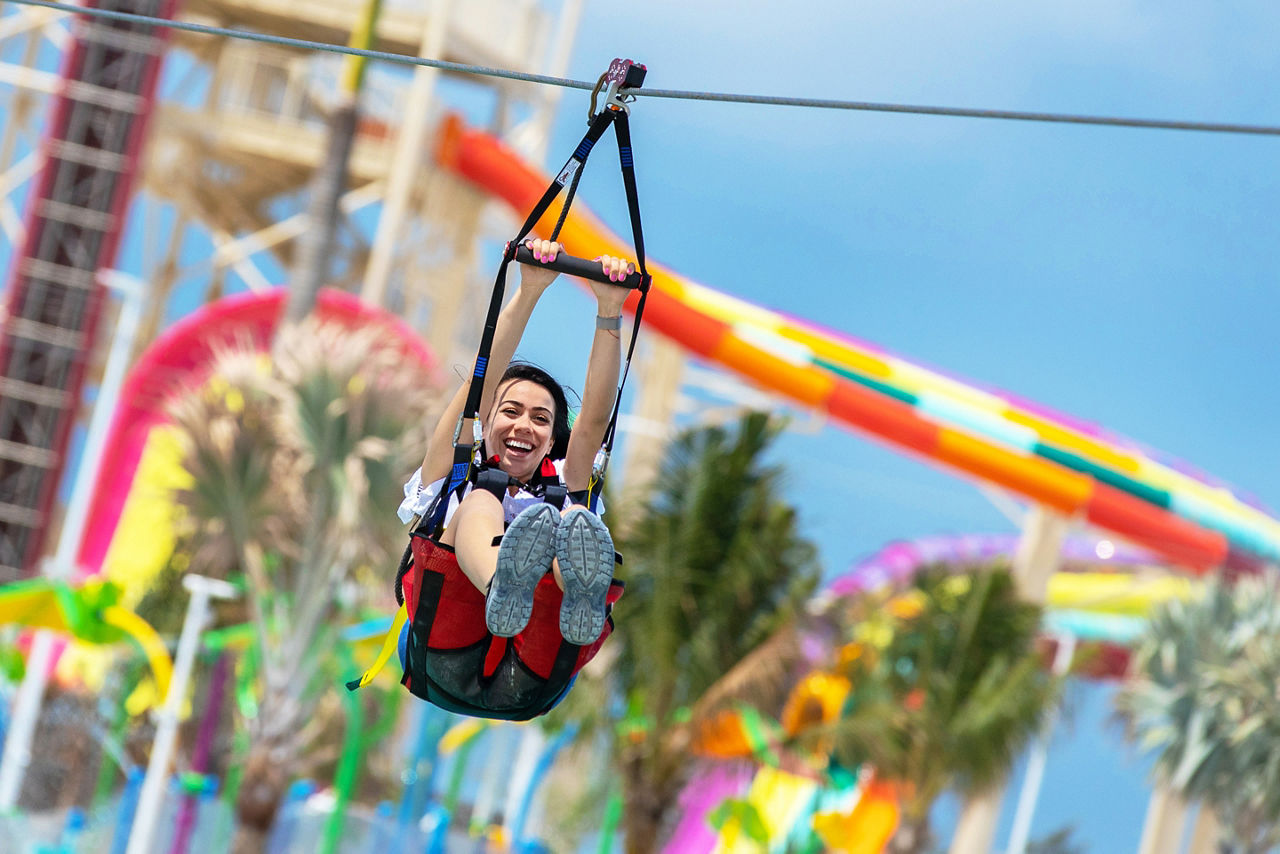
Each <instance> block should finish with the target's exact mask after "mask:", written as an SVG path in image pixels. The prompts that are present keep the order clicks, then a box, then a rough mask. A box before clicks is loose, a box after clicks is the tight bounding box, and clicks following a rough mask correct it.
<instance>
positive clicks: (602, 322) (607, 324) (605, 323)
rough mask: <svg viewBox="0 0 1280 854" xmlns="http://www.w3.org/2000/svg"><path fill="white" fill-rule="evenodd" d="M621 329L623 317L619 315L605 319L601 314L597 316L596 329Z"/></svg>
mask: <svg viewBox="0 0 1280 854" xmlns="http://www.w3.org/2000/svg"><path fill="white" fill-rule="evenodd" d="M621 328H622V315H620V314H619V315H615V316H614V317H605V316H603V315H600V314H597V315H596V329H609V330H618V329H621Z"/></svg>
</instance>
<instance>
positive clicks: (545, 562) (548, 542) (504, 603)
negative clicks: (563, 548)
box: [484, 503, 560, 638]
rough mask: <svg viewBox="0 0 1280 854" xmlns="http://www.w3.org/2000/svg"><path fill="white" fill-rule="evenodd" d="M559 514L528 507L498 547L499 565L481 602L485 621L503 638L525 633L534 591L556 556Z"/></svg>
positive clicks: (539, 506)
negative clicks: (482, 602)
mask: <svg viewBox="0 0 1280 854" xmlns="http://www.w3.org/2000/svg"><path fill="white" fill-rule="evenodd" d="M559 522H560V514H559V513H557V512H556V509H555V508H554V507H552V506H551V505H550V504H546V503H540V504H535V505H533V506H532V507H529V508H527V509H526V510H524V511H523V512H521V514H520V515H519V516H517V517H516V518H515V519H513V520H512V521H511V525H510V526H509V527H508V528H507V532H506V533H505V534H503V535H502V544H501V545H499V546H498V566H497V569H496V570H494V573H493V580H492V581H490V582H489V592H488V594H486V596H485V599H484V622H485V625H486V626H488V628H489V631H490V632H492V633H493V634H494V635H496V636H498V637H503V638H509V637H513V636H514V635H518V634H520V632H522V631H524V627H525V626H527V625H528V624H529V617H530V616H531V615H532V614H533V592H534V590H535V589H537V587H538V582H539V581H541V580H542V576H544V575H546V574H547V570H549V569H550V568H551V559H552V558H554V557H555V550H556V527H557V525H558V524H559Z"/></svg>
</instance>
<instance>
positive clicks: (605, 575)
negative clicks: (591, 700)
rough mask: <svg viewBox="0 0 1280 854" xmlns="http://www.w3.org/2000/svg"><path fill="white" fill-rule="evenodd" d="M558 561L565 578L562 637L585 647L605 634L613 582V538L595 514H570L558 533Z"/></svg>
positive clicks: (564, 518) (578, 512) (561, 613)
mask: <svg viewBox="0 0 1280 854" xmlns="http://www.w3.org/2000/svg"><path fill="white" fill-rule="evenodd" d="M556 557H557V558H558V559H559V560H560V574H561V575H562V576H563V577H564V601H563V603H562V604H561V605H560V634H561V636H562V637H564V639H565V640H567V641H569V643H573V644H577V645H578V646H585V645H587V644H590V643H593V642H594V641H595V640H596V639H597V638H599V637H600V633H601V632H603V631H604V616H605V615H604V605H605V599H606V597H607V596H608V594H609V582H611V581H612V580H613V538H612V537H611V536H609V529H608V528H606V527H605V524H604V522H601V521H600V518H599V517H598V516H596V515H595V514H594V513H591V512H590V511H586V510H579V511H576V512H571V513H569V514H568V515H567V516H565V517H563V518H562V519H561V520H560V527H559V528H558V529H557V530H556Z"/></svg>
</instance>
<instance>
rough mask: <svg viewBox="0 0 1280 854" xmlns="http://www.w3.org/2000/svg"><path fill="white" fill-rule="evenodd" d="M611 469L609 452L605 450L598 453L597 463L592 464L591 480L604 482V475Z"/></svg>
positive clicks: (602, 449)
mask: <svg viewBox="0 0 1280 854" xmlns="http://www.w3.org/2000/svg"><path fill="white" fill-rule="evenodd" d="M608 468H609V452H608V451H607V450H605V449H604V448H601V449H600V450H598V451H596V458H595V461H594V462H592V464H591V479H592V480H603V479H604V473H605V471H606V470H608Z"/></svg>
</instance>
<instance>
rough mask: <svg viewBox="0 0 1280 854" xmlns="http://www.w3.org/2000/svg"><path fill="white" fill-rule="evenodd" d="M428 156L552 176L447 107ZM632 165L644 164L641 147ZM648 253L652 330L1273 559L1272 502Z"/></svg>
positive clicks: (951, 461)
mask: <svg viewBox="0 0 1280 854" xmlns="http://www.w3.org/2000/svg"><path fill="white" fill-rule="evenodd" d="M601 156H603V155H597V159H598V158H599V157H601ZM436 157H437V161H438V162H439V163H440V164H441V165H442V166H444V167H445V168H447V169H449V170H451V171H453V172H454V173H455V174H457V175H459V176H461V177H463V178H465V179H467V180H468V181H470V182H471V183H473V184H474V185H475V186H477V187H478V188H480V189H481V190H482V191H484V192H486V193H488V194H490V195H492V196H494V197H496V198H499V199H501V200H503V201H504V202H506V203H507V204H508V205H510V206H511V208H512V209H513V210H514V211H516V212H517V213H518V215H520V216H524V215H525V214H526V213H527V212H528V211H530V210H532V209H533V206H534V204H535V203H536V201H537V200H538V198H539V197H540V196H541V195H542V193H543V191H544V190H545V189H546V187H547V185H548V183H549V178H548V177H547V176H545V175H543V174H541V173H540V172H539V171H538V170H535V169H533V168H532V167H530V166H529V165H528V164H526V163H524V162H522V161H521V159H520V157H519V156H518V155H516V154H515V153H513V152H512V151H510V150H509V149H507V148H505V147H504V146H503V145H502V143H501V142H499V141H498V140H496V139H495V138H494V137H492V136H490V135H488V134H486V133H483V132H480V131H476V130H472V129H468V128H466V127H464V126H463V124H462V123H461V121H459V120H457V119H456V118H453V119H448V120H446V121H445V122H444V123H443V124H442V128H441V132H440V135H439V139H438V142H437V147H436ZM638 168H639V169H640V170H641V171H642V172H643V168H644V163H643V161H642V162H641V163H639V164H638ZM556 215H557V210H556V208H555V206H553V209H552V210H551V211H549V212H548V214H547V216H545V217H544V218H543V220H542V222H540V223H539V224H538V226H537V227H536V229H535V231H536V232H537V233H539V234H542V235H546V234H549V233H550V231H551V227H552V226H553V224H554V222H555V217H556ZM560 238H561V242H562V243H563V244H564V246H565V248H566V250H567V251H568V252H569V253H571V254H573V255H577V256H580V257H586V258H591V257H594V256H596V255H599V254H601V253H609V254H630V253H631V251H632V250H631V248H630V247H629V246H628V245H627V244H626V243H625V242H624V241H622V240H621V239H620V238H618V237H617V235H615V234H613V233H612V232H610V231H609V230H608V229H607V228H606V227H605V226H604V225H603V224H602V223H601V222H600V221H598V220H597V219H595V218H594V217H593V216H591V214H590V213H589V212H584V211H583V209H582V206H581V205H578V206H575V208H574V209H573V211H572V212H571V213H570V215H569V217H568V219H567V220H566V222H565V225H564V228H563V230H562V231H561V233H560ZM649 269H650V272H651V273H652V274H653V291H652V293H651V295H650V298H649V302H648V305H647V306H646V309H645V322H646V324H647V325H648V327H649V328H650V329H651V330H653V331H655V332H657V333H659V334H661V335H663V336H665V337H667V338H669V339H671V340H672V341H674V342H676V343H677V344H678V345H680V346H681V347H683V348H684V349H685V350H687V351H688V352H689V353H691V354H692V355H694V356H697V357H700V358H702V359H705V360H707V361H709V362H712V363H714V364H717V365H719V366H721V367H723V368H726V369H728V370H730V371H732V372H735V373H737V374H739V375H740V376H742V377H744V378H746V379H747V380H749V381H751V382H753V383H755V384H757V385H759V386H761V387H764V388H766V389H769V390H770V391H773V392H775V393H777V394H779V395H781V396H783V397H785V398H789V399H791V400H792V401H794V402H795V403H796V404H798V405H800V406H802V407H805V408H808V409H812V410H815V411H819V412H823V413H825V414H827V415H828V416H830V417H831V418H832V419H834V420H836V421H838V422H840V423H841V424H843V425H845V426H847V427H851V428H853V429H855V430H857V431H859V432H861V433H864V434H867V435H870V436H872V437H874V438H876V439H878V440H881V441H883V442H886V443H888V444H889V445H890V446H892V447H894V448H895V449H897V450H900V451H902V452H904V453H908V454H912V455H916V456H919V457H922V458H924V459H926V460H928V461H931V462H933V463H936V464H939V465H941V466H943V467H945V468H948V469H950V470H952V471H955V472H957V473H960V474H962V475H966V476H969V477H974V478H977V479H980V480H982V481H986V482H989V483H992V484H995V485H997V486H1000V487H1002V488H1005V489H1008V490H1011V491H1013V492H1015V493H1018V494H1020V495H1022V496H1025V497H1026V498H1027V499H1029V500H1031V501H1033V502H1037V503H1039V504H1043V505H1045V506H1047V507H1050V508H1052V509H1054V510H1056V511H1058V512H1060V513H1063V514H1065V515H1068V516H1072V517H1077V518H1080V519H1083V520H1085V521H1087V522H1089V523H1091V524H1093V525H1096V526H1098V527H1099V528H1103V529H1105V530H1108V531H1112V532H1114V533H1115V534H1117V535H1119V536H1121V537H1123V538H1125V539H1126V540H1128V541H1130V542H1132V543H1135V544H1137V545H1140V546H1143V547H1145V548H1147V549H1150V550H1151V551H1153V552H1155V553H1157V554H1159V555H1161V557H1162V558H1163V559H1164V560H1166V561H1167V562H1170V563H1172V564H1174V565H1177V566H1181V567H1184V568H1186V569H1188V570H1192V571H1195V572H1208V571H1216V570H1223V569H1227V570H1231V571H1251V570H1254V569H1256V568H1257V567H1258V566H1259V565H1260V564H1262V563H1264V562H1268V561H1276V560H1280V521H1277V519H1276V518H1275V517H1274V516H1273V515H1272V514H1271V513H1269V512H1268V511H1266V510H1265V509H1263V508H1260V507H1256V506H1253V505H1252V504H1251V503H1250V502H1248V501H1246V500H1244V499H1242V498H1240V497H1239V496H1237V495H1235V494H1233V493H1232V491H1231V490H1230V489H1228V488H1227V487H1226V486H1224V485H1222V484H1219V483H1215V482H1211V481H1209V480H1208V479H1206V478H1204V477H1203V476H1201V475H1198V474H1196V473H1193V472H1192V471H1191V470H1189V469H1188V467H1186V466H1184V465H1181V464H1178V463H1175V462H1169V461H1164V460H1160V459H1157V458H1156V457H1155V456H1154V455H1153V454H1151V453H1149V452H1147V451H1145V450H1144V449H1142V448H1141V447H1140V446H1139V445H1138V444H1137V443H1135V442H1133V441H1131V440H1128V439H1125V438H1123V437H1119V436H1115V435H1112V434H1109V433H1108V432H1106V431H1104V430H1101V429H1100V428H1098V427H1096V426H1093V425H1089V424H1085V423H1083V422H1080V421H1078V420H1075V419H1071V418H1068V417H1065V416H1062V415H1059V414H1056V413H1052V412H1049V411H1047V410H1045V409H1044V408H1042V407H1040V406H1037V405H1035V404H1032V403H1029V402H1027V401H1024V400H1021V399H1019V398H1016V397H1013V396H1011V395H1007V394H1002V393H999V392H995V391H992V390H989V389H983V388H978V387H976V386H973V385H970V384H966V383H963V382H960V381H958V380H956V379H954V378H951V377H948V376H944V375H942V374H940V373H937V372H935V371H930V370H927V369H925V368H922V367H920V366H918V365H913V364H911V363H910V362H907V361H905V360H903V359H900V358H897V357H895V356H892V355H890V354H888V353H885V352H884V351H882V350H880V349H878V348H876V347H874V346H872V345H870V344H866V343H864V342H860V341H857V340H855V339H853V338H850V337H848V336H846V335H843V334H840V333H838V332H833V331H831V330H826V329H822V328H820V327H818V326H815V325H811V324H808V323H805V322H803V321H800V320H797V319H794V318H791V317H787V316H784V315H782V314H778V313H776V312H771V311H767V310H765V309H763V308H760V307H758V306H755V305H752V304H750V303H747V302H744V301H742V300H739V299H736V298H734V297H731V296H728V295H726V294H723V293H719V292H717V291H714V290H712V289H710V288H708V287H705V286H703V285H700V284H697V283H695V282H692V281H690V280H689V279H686V278H684V277H682V276H679V275H677V274H676V273H674V272H673V271H671V270H669V269H667V268H665V267H663V266H662V265H660V264H656V263H650V264H649ZM633 300H634V297H633ZM633 305H634V303H632V306H633Z"/></svg>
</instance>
